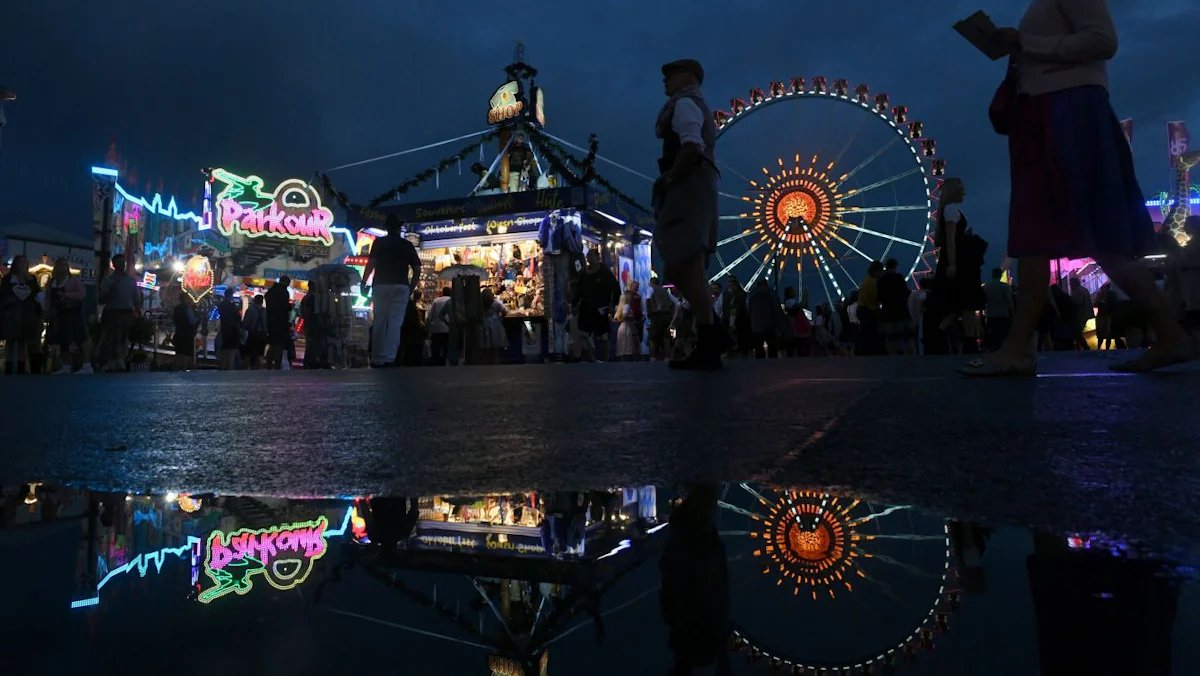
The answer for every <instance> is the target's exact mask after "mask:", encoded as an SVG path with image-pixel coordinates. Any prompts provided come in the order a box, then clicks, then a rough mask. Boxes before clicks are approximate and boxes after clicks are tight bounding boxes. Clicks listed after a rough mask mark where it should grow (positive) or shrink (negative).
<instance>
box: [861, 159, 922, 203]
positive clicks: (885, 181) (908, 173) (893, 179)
mask: <svg viewBox="0 0 1200 676" xmlns="http://www.w3.org/2000/svg"><path fill="white" fill-rule="evenodd" d="M924 171H925V168H924V167H913V168H912V169H909V170H908V171H906V172H904V173H901V174H896V175H895V176H889V177H887V178H885V179H883V180H882V181H876V182H874V183H872V184H870V185H865V186H863V187H861V188H856V189H854V190H851V191H850V192H848V193H846V194H845V195H844V196H843V197H842V199H846V198H848V197H854V196H855V195H861V194H863V193H864V192H866V191H868V190H874V189H875V188H881V187H883V186H885V185H888V184H890V183H895V182H896V181H899V180H901V179H904V178H908V177H909V176H912V175H913V174H920V173H924Z"/></svg>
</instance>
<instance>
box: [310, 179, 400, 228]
mask: <svg viewBox="0 0 1200 676" xmlns="http://www.w3.org/2000/svg"><path fill="white" fill-rule="evenodd" d="M320 176H321V189H322V190H323V191H324V192H325V196H326V197H328V198H329V199H332V200H333V201H335V202H337V205H338V206H339V207H341V208H342V210H343V211H345V212H346V213H347V214H355V215H356V216H359V217H361V218H365V219H368V220H371V221H376V222H378V223H384V222H386V221H387V214H385V213H383V212H381V211H376V210H375V209H370V208H367V207H364V206H363V205H361V204H352V203H351V202H350V198H349V197H347V196H346V193H344V192H342V191H341V190H338V189H337V188H335V187H333V182H332V181H330V180H329V176H328V175H326V174H320Z"/></svg>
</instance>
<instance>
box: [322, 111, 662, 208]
mask: <svg viewBox="0 0 1200 676" xmlns="http://www.w3.org/2000/svg"><path fill="white" fill-rule="evenodd" d="M520 131H524V132H525V133H526V135H527V136H528V138H529V140H530V142H531V143H533V145H534V146H535V147H536V148H537V150H538V151H540V152H541V154H542V155H544V156H545V157H546V160H547V161H548V162H549V164H550V168H551V169H552V170H553V171H554V173H556V174H559V175H560V176H562V177H563V178H564V179H565V180H566V181H567V183H569V184H570V185H573V186H581V185H585V184H587V183H591V182H595V183H596V184H597V185H599V186H600V187H601V188H604V190H606V191H607V192H608V193H609V194H611V195H612V196H613V197H616V198H617V199H619V200H621V201H623V202H625V203H626V204H628V205H629V206H631V207H633V208H635V209H638V210H639V211H642V212H644V213H650V210H649V209H647V208H646V207H644V206H642V205H641V204H639V203H638V202H637V201H636V200H634V199H633V198H632V197H630V196H629V195H626V194H625V193H623V192H621V191H620V190H619V189H618V188H617V187H616V186H614V185H613V184H612V183H610V182H609V181H608V179H606V178H604V177H603V176H601V175H599V174H597V173H596V151H597V150H598V149H599V147H600V142H599V141H598V140H597V138H596V135H595V134H591V135H590V136H589V137H588V153H587V156H586V157H585V158H583V159H580V158H578V157H576V156H574V155H572V154H571V153H570V152H569V151H568V150H567V149H566V148H564V147H563V146H562V145H561V144H559V143H557V142H555V141H553V140H551V139H549V138H548V137H546V136H545V135H543V134H541V133H539V131H538V130H537V129H536V128H534V127H532V126H531V125H528V124H523V125H521V128H520ZM498 134H499V130H494V131H490V132H488V133H487V134H484V135H483V136H481V137H479V140H478V141H475V142H473V143H471V144H470V145H468V146H467V147H465V148H463V149H462V150H460V151H459V152H457V153H455V154H454V155H450V156H449V157H446V158H444V159H442V160H441V161H440V162H438V163H437V164H436V165H434V166H433V167H430V168H428V169H425V170H423V171H421V172H420V173H418V174H416V175H415V176H413V177H412V178H409V179H408V180H406V181H403V182H402V183H400V184H399V185H397V186H395V187H394V188H391V189H390V190H388V191H387V192H384V193H381V194H380V195H378V196H376V197H375V198H374V199H372V200H371V201H370V202H368V203H367V205H366V206H365V207H364V206H363V205H361V204H354V203H352V202H350V198H349V197H348V196H347V195H346V193H344V192H342V191H340V190H338V189H337V188H336V187H334V185H333V182H332V181H330V179H329V175H328V174H319V176H320V179H321V188H322V190H323V191H324V193H325V195H326V196H327V197H328V198H329V199H332V200H333V201H334V202H336V203H337V205H338V206H339V207H341V208H342V210H344V211H346V212H347V213H353V214H356V215H358V216H360V217H362V218H366V219H368V220H372V221H377V222H380V223H382V222H384V221H386V220H387V214H384V213H382V212H380V211H378V210H377V209H376V207H378V206H379V205H381V204H383V203H385V202H388V201H390V200H392V199H395V198H396V196H397V195H403V194H405V193H407V192H408V191H409V190H411V189H412V188H415V187H417V186H419V185H421V184H423V183H425V182H426V181H428V180H429V179H431V178H434V177H435V176H437V175H438V174H439V173H440V172H442V171H445V170H447V169H449V168H451V167H453V166H455V165H456V164H458V163H459V162H461V161H463V160H465V159H467V158H468V157H469V156H470V155H471V153H473V152H475V150H476V149H477V148H480V147H481V146H482V145H483V144H484V143H487V142H488V141H490V140H492V139H494V138H495V137H496V136H497V135H498ZM568 165H574V166H575V167H577V168H578V171H574V170H572V169H571V168H570V167H569V166H568Z"/></svg>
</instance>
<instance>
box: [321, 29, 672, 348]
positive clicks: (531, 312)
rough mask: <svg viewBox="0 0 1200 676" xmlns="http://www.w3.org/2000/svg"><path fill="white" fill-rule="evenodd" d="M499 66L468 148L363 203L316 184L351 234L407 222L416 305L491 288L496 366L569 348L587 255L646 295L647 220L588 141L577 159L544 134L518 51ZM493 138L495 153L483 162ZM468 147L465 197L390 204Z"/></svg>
mask: <svg viewBox="0 0 1200 676" xmlns="http://www.w3.org/2000/svg"><path fill="white" fill-rule="evenodd" d="M504 70H505V73H506V74H507V76H508V77H507V80H506V81H505V82H504V83H503V84H501V85H500V86H499V87H498V88H497V89H496V90H495V91H494V92H492V94H491V97H490V99H489V100H488V104H487V107H486V112H487V115H486V119H487V122H488V125H489V129H488V130H487V131H484V132H479V133H477V134H470V135H467V136H466V137H463V138H474V140H473V141H471V143H470V144H469V145H468V146H467V147H466V148H464V149H463V150H462V151H460V152H458V153H456V154H454V155H451V156H449V157H447V158H445V159H443V160H441V161H440V162H438V163H437V164H436V165H434V166H433V167H431V168H429V169H427V170H425V171H422V172H420V173H419V174H417V175H416V176H414V177H413V178H411V179H409V180H406V181H403V182H401V183H399V184H398V185H397V186H396V187H395V188H392V189H390V190H388V191H387V192H384V193H382V194H380V195H379V196H377V197H376V198H375V199H373V200H371V201H370V202H368V203H367V205H366V206H360V205H356V204H351V203H350V201H349V199H348V198H347V197H346V195H345V194H344V193H341V192H339V191H338V190H337V189H336V188H335V187H334V186H333V184H332V183H331V181H330V179H329V177H328V175H323V176H322V182H323V184H324V188H325V191H326V194H327V195H329V196H331V197H332V198H333V199H334V200H336V201H337V202H338V203H339V205H340V206H341V207H342V208H343V209H344V210H345V211H346V213H347V220H348V222H349V223H351V224H352V225H353V226H355V227H356V229H358V230H359V231H362V230H364V229H366V228H372V227H373V228H379V227H382V223H383V221H384V220H385V219H386V217H388V216H396V217H398V218H399V219H400V220H401V221H402V222H403V223H404V228H405V229H406V232H407V234H408V235H409V236H410V237H413V238H414V239H415V243H416V245H417V247H418V249H419V251H420V256H421V260H422V263H423V271H422V275H421V283H420V291H421V296H422V299H423V301H424V302H426V303H428V302H431V301H432V300H433V299H434V298H435V297H437V296H439V295H441V294H442V292H443V289H444V288H446V287H449V286H452V284H453V279H454V278H456V277H461V276H474V277H478V278H479V284H480V288H481V289H490V290H491V291H492V292H493V294H494V295H495V297H496V298H497V299H499V300H500V301H501V302H502V303H503V304H504V305H505V308H506V310H507V317H506V319H505V320H504V323H505V332H506V336H507V346H506V348H504V349H503V351H502V352H503V354H502V355H501V356H500V359H501V361H504V362H508V363H514V362H525V361H543V360H546V359H557V358H561V357H562V355H564V354H565V353H566V350H567V346H566V342H567V340H566V331H565V326H566V321H567V312H568V307H567V303H568V294H569V284H570V280H571V278H572V277H574V276H575V275H576V274H577V273H578V271H579V270H580V269H581V267H582V260H583V258H584V256H585V254H586V253H587V252H588V251H589V250H593V249H595V250H598V251H600V252H601V254H602V258H603V260H604V261H605V263H606V264H608V265H609V266H611V268H612V269H613V272H614V274H615V275H616V276H617V278H618V279H619V280H620V281H621V283H622V288H624V286H625V285H626V284H627V283H628V282H630V281H632V280H641V281H642V288H643V293H645V292H646V291H647V290H648V282H649V279H650V276H651V272H650V270H651V261H650V237H651V236H652V235H651V228H652V220H653V219H652V218H651V216H650V214H649V212H648V211H647V210H646V209H645V208H644V207H641V206H640V205H638V204H637V202H636V201H635V200H633V199H631V198H629V197H628V196H627V195H624V194H623V193H621V192H620V191H619V190H618V189H617V188H615V187H614V186H613V185H612V184H611V183H609V182H608V181H607V180H605V179H604V178H603V177H601V176H599V175H598V174H597V173H596V171H595V166H594V165H595V162H596V160H597V159H598V156H597V155H596V147H597V145H596V141H595V139H594V138H593V139H592V142H591V144H590V147H589V148H588V149H584V150H585V152H586V153H587V155H586V157H583V158H578V157H574V156H572V155H570V153H569V152H568V151H567V150H566V148H565V147H564V145H570V144H566V143H565V142H563V141H562V140H561V139H557V138H556V137H553V136H551V135H549V134H547V133H546V132H545V125H546V110H545V96H544V93H543V90H542V89H541V87H539V86H537V85H536V84H535V83H534V77H535V76H536V74H537V71H536V70H535V69H534V68H532V67H531V66H529V65H528V64H526V63H524V61H523V50H522V49H521V48H520V47H519V46H518V51H517V55H516V60H515V61H514V62H513V63H512V64H510V65H509V66H507V67H506V68H505V69H504ZM493 140H494V142H495V147H496V149H497V152H496V155H495V156H494V158H493V159H492V160H491V161H490V163H489V164H488V165H486V166H485V164H484V159H485V154H486V151H487V146H488V145H489V144H490V143H491V142H492V141H493ZM440 145H443V143H435V144H430V146H428V147H435V146H440ZM571 147H574V148H576V149H579V148H578V147H577V146H571ZM475 151H478V152H479V156H480V161H479V162H477V163H476V164H475V165H474V166H473V167H471V171H472V174H473V177H472V178H477V179H478V180H477V182H476V183H475V186H474V188H473V189H472V190H471V191H470V192H469V194H468V195H467V196H466V197H463V198H458V199H447V200H437V201H427V202H414V203H399V204H397V203H396V202H397V201H398V200H400V199H401V197H402V196H403V195H404V194H405V193H406V192H408V191H409V190H410V189H411V188H414V187H416V186H417V185H420V184H422V183H425V182H427V181H431V180H432V181H434V182H438V183H440V180H441V179H440V177H441V176H442V173H443V172H445V173H446V174H448V175H449V174H451V173H452V172H453V171H454V170H455V168H456V167H457V169H458V171H459V172H460V173H461V171H462V165H463V161H464V159H465V160H467V161H470V158H471V157H472V156H473V154H474V153H475ZM407 152H410V151H405V152H402V153H398V154H406V153H407ZM601 159H602V158H601ZM372 161H376V160H367V161H365V162H356V163H352V164H350V165H346V166H347V167H349V166H359V165H361V164H365V163H367V162H372ZM614 164H615V163H614ZM617 166H620V165H617ZM340 168H342V167H339V168H337V169H340ZM335 170H336V169H335ZM330 171H334V170H330ZM629 171H632V170H629ZM634 173H637V172H634ZM639 175H640V174H639ZM651 180H652V179H651ZM354 262H355V263H361V262H364V261H363V260H362V259H356V260H355V261H354Z"/></svg>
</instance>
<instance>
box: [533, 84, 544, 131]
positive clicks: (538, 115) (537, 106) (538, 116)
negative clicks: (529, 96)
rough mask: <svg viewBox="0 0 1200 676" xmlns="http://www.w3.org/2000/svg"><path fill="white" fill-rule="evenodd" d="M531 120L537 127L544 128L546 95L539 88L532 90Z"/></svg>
mask: <svg viewBox="0 0 1200 676" xmlns="http://www.w3.org/2000/svg"><path fill="white" fill-rule="evenodd" d="M533 119H535V120H537V123H538V125H539V126H542V127H544V126H546V95H545V94H544V93H542V88H541V87H534V88H533Z"/></svg>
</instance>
